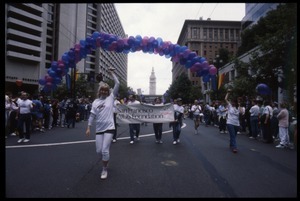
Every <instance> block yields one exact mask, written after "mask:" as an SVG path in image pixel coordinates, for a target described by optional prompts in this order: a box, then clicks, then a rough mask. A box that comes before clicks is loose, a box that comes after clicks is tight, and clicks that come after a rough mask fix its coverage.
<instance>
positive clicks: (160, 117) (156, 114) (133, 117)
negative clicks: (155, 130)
mask: <svg viewBox="0 0 300 201" xmlns="http://www.w3.org/2000/svg"><path fill="white" fill-rule="evenodd" d="M172 121H174V107H173V104H170V103H169V104H165V105H150V104H149V105H148V104H136V105H123V104H119V105H118V106H117V123H119V124H128V123H142V122H149V123H167V122H172Z"/></svg>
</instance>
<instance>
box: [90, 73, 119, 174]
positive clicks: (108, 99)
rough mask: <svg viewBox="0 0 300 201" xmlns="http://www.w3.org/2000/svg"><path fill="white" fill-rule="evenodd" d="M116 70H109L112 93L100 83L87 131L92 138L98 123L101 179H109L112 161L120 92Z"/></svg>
mask: <svg viewBox="0 0 300 201" xmlns="http://www.w3.org/2000/svg"><path fill="white" fill-rule="evenodd" d="M113 71H114V68H109V69H108V72H109V73H110V74H111V75H112V77H113V79H114V83H115V85H114V88H113V90H112V92H111V90H110V87H109V85H108V84H107V83H104V82H100V84H99V88H98V98H97V99H95V100H94V101H93V103H92V108H91V112H90V117H89V120H88V126H87V129H86V136H90V132H91V131H90V128H91V126H92V124H93V121H95V123H96V140H95V141H96V153H97V154H99V155H101V158H102V165H103V168H102V172H101V179H106V178H107V175H108V173H107V167H108V162H109V159H110V145H111V141H112V137H113V134H114V132H115V131H114V130H115V123H114V110H113V108H114V100H115V97H116V96H117V94H118V90H119V85H120V83H119V80H118V78H117V76H116V75H115V73H114V72H113Z"/></svg>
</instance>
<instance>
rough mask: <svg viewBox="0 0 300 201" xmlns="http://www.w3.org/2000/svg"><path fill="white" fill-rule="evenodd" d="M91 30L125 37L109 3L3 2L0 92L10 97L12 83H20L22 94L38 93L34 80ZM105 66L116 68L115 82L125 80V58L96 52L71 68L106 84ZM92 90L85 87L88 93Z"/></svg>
mask: <svg viewBox="0 0 300 201" xmlns="http://www.w3.org/2000/svg"><path fill="white" fill-rule="evenodd" d="M95 31H98V32H105V33H110V34H114V35H117V36H119V37H121V38H125V37H126V35H125V32H124V29H123V27H122V24H121V22H120V19H119V16H118V14H117V12H116V9H115V6H114V4H110V3H104V4H100V3H88V4H86V3H80V4H71V3H67V4H53V3H11V4H5V36H6V38H5V90H6V91H11V92H13V93H16V92H17V91H18V90H20V89H18V87H17V86H16V80H22V82H23V86H21V88H22V89H23V90H25V89H26V91H27V92H29V93H31V94H33V93H37V92H39V91H40V89H41V87H42V86H41V85H39V83H38V81H39V79H40V78H44V77H45V75H46V74H47V72H48V68H50V67H51V63H52V61H58V60H61V59H62V55H63V54H64V53H66V52H68V51H69V50H70V48H74V45H75V44H79V43H80V41H81V40H85V39H86V38H87V37H90V36H91V35H92V34H93V32H95ZM109 66H113V67H116V74H117V76H118V77H119V79H120V81H121V82H124V83H126V82H127V55H126V54H120V53H116V52H113V51H112V52H109V51H104V50H103V49H100V48H98V49H96V50H92V51H91V53H89V54H87V57H86V58H85V59H82V60H81V61H80V62H78V63H77V64H76V69H77V73H79V74H85V75H88V77H90V78H95V76H96V75H97V74H99V73H102V75H103V77H104V80H108V79H111V77H110V76H109V75H108V73H107V68H108V67H109ZM68 73H69V74H70V73H71V71H69V72H68ZM91 80H93V79H91ZM63 81H64V80H63ZM96 86H97V84H91V91H90V92H91V93H95V91H96V90H97V88H96Z"/></svg>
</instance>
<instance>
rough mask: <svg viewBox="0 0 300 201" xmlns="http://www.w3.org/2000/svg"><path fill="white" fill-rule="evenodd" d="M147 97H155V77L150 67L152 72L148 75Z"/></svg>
mask: <svg viewBox="0 0 300 201" xmlns="http://www.w3.org/2000/svg"><path fill="white" fill-rule="evenodd" d="M149 95H156V77H155V73H154V68H153V67H152V72H151V75H150V90H149Z"/></svg>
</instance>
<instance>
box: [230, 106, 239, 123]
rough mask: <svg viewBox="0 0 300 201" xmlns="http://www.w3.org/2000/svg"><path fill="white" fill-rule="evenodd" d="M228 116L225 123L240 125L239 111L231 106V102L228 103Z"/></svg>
mask: <svg viewBox="0 0 300 201" xmlns="http://www.w3.org/2000/svg"><path fill="white" fill-rule="evenodd" d="M227 107H228V111H227V112H228V116H227V124H231V125H234V126H240V121H239V115H240V112H239V110H238V109H237V108H235V107H232V105H231V104H228V106H227Z"/></svg>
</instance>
